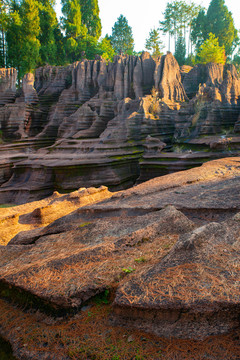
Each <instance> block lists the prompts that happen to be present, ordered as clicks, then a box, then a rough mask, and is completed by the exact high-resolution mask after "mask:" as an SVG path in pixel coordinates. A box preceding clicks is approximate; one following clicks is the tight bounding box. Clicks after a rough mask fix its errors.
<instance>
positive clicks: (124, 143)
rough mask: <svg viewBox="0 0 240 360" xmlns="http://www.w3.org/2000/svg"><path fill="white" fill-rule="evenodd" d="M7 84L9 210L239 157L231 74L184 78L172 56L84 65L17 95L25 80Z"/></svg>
mask: <svg viewBox="0 0 240 360" xmlns="http://www.w3.org/2000/svg"><path fill="white" fill-rule="evenodd" d="M189 70H190V71H189ZM0 75H1V78H2V82H1V88H0V105H1V107H0V124H1V125H0V127H1V134H2V135H1V136H2V144H1V145H0V185H1V187H0V197H1V202H2V203H18V204H20V203H24V202H26V201H33V200H37V199H41V198H43V197H44V196H48V195H50V194H52V193H53V191H54V190H57V191H60V192H69V191H73V190H76V189H77V188H79V187H82V186H86V184H87V186H100V185H106V186H108V187H109V188H110V189H112V190H119V189H124V188H127V187H130V186H132V185H133V184H134V183H136V181H137V182H142V181H145V180H148V179H150V178H153V177H155V176H159V175H163V174H168V173H171V172H174V171H179V170H183V169H187V168H190V167H193V166H198V165H201V164H202V163H203V162H205V161H208V160H211V159H216V158H221V157H226V156H232V155H237V154H238V152H239V142H240V139H239V136H238V127H239V126H238V123H239V114H240V107H239V106H240V105H239V104H240V80H239V79H238V76H237V73H236V70H235V68H234V67H233V66H232V65H225V66H223V65H216V64H208V65H197V66H195V67H194V68H192V69H191V68H187V69H186V68H182V69H180V68H179V66H178V64H177V62H176V60H175V58H174V57H173V55H172V54H171V53H167V54H166V55H164V56H162V57H160V58H158V59H155V60H154V59H152V58H151V56H150V55H149V54H148V53H143V54H142V56H141V57H134V56H117V57H115V59H114V61H113V62H112V63H111V62H109V63H106V61H104V60H102V59H99V58H98V59H96V60H85V59H83V60H81V61H80V62H76V63H74V64H72V65H69V66H67V67H53V66H45V67H42V68H39V69H37V70H36V73H35V76H33V75H32V74H27V75H25V77H24V79H23V81H22V89H21V90H18V91H17V90H16V86H15V82H16V70H14V69H2V70H1V74H0Z"/></svg>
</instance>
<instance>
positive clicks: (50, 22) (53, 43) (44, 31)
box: [38, 0, 63, 65]
mask: <svg viewBox="0 0 240 360" xmlns="http://www.w3.org/2000/svg"><path fill="white" fill-rule="evenodd" d="M38 3H39V18H40V34H39V41H40V44H41V47H40V57H41V64H46V63H47V64H50V65H56V64H58V63H59V60H60V59H61V60H63V51H62V50H61V48H60V47H59V45H60V44H58V42H62V39H61V36H59V35H60V34H61V32H60V29H59V25H58V20H57V15H56V12H55V10H54V8H53V6H54V1H53V0H39V2H38Z"/></svg>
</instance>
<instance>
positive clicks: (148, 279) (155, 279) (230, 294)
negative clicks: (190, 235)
mask: <svg viewBox="0 0 240 360" xmlns="http://www.w3.org/2000/svg"><path fill="white" fill-rule="evenodd" d="M202 251H205V254H204V253H203V254H202V256H201V258H200V259H199V262H191V260H189V263H182V264H179V265H177V266H172V267H171V266H170V267H169V268H166V269H161V268H160V269H159V270H158V269H157V270H154V268H153V271H152V273H151V275H147V276H146V275H145V272H143V274H142V275H141V276H138V277H136V278H134V279H133V280H132V282H130V283H127V284H126V285H124V286H123V287H122V288H121V301H123V302H124V303H125V304H129V305H133V304H134V305H139V304H141V305H143V304H147V306H150V307H151V304H152V305H157V306H158V305H159V306H161V304H163V303H164V302H165V301H167V303H171V302H172V303H175V304H181V306H186V307H193V306H194V303H199V302H201V301H204V302H208V303H209V304H211V305H212V304H214V302H216V303H219V302H222V303H227V302H231V303H234V302H236V303H238V302H239V294H240V283H239V279H240V262H239V258H238V253H239V242H237V243H236V244H235V245H233V246H231V245H230V244H223V243H221V244H216V245H215V246H213V248H212V249H211V251H210V250H208V249H207V248H204V249H203V250H202Z"/></svg>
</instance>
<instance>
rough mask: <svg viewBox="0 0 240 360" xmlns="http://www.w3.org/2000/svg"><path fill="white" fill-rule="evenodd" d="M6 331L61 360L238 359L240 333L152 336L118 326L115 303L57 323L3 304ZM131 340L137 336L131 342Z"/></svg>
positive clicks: (92, 307) (2, 320) (23, 343)
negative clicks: (113, 309) (111, 315)
mask: <svg viewBox="0 0 240 360" xmlns="http://www.w3.org/2000/svg"><path fill="white" fill-rule="evenodd" d="M0 307H1V309H2V311H1V313H0V324H1V327H2V333H3V332H4V334H5V335H6V334H7V335H8V338H11V340H12V341H14V340H16V341H18V343H19V347H20V348H22V349H23V348H24V349H25V350H26V351H33V352H35V353H36V354H37V355H38V356H41V354H42V357H43V356H44V353H45V352H49V351H50V352H51V353H52V354H55V359H56V360H57V359H59V358H60V357H61V356H68V357H69V359H73V360H84V359H85V360H87V359H88V360H90V359H99V360H103V359H104V360H108V359H109V360H110V359H111V360H117V359H119V360H120V359H121V360H131V359H135V360H157V359H159V360H161V359H164V360H174V359H175V360H203V359H209V360H210V359H211V360H213V359H215V360H234V359H235V360H237V359H239V354H240V344H239V337H240V331H237V332H235V333H232V334H229V335H221V336H212V337H209V338H207V339H206V340H204V341H190V340H177V339H164V338H159V337H157V336H153V335H149V334H147V333H144V332H141V331H136V330H130V329H128V330H126V329H123V328H120V327H112V326H111V325H110V324H109V321H108V315H109V313H110V312H111V305H109V304H103V303H100V304H96V303H95V302H93V303H91V304H90V307H89V308H87V309H86V310H85V311H81V312H79V313H78V314H77V315H75V316H74V317H71V318H69V319H67V320H53V319H51V318H47V317H45V316H43V315H42V314H40V313H39V312H37V313H26V312H24V311H22V310H19V309H16V308H14V307H12V306H11V305H10V304H8V303H6V302H4V301H2V300H0ZM130 337H131V338H130Z"/></svg>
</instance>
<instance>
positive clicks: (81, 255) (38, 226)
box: [0, 158, 240, 360]
mask: <svg viewBox="0 0 240 360" xmlns="http://www.w3.org/2000/svg"><path fill="white" fill-rule="evenodd" d="M239 179H240V158H229V159H222V160H215V161H212V162H208V163H206V164H204V165H203V166H201V167H199V168H195V169H191V170H188V171H184V172H178V173H177V174H170V175H167V176H163V177H159V178H155V179H152V180H150V181H148V182H146V183H142V184H140V185H138V186H136V187H134V188H131V189H128V190H125V191H120V192H117V193H110V192H109V191H108V190H107V189H106V188H101V189H99V190H94V189H88V190H87V189H80V190H79V191H76V192H75V193H73V194H69V195H60V194H55V195H54V196H53V197H51V198H48V199H45V200H42V201H41V202H40V203H38V202H35V203H30V204H26V205H21V206H18V207H12V208H8V209H2V211H1V213H0V215H1V225H2V228H1V231H2V233H3V232H4V228H5V225H6V221H8V231H9V233H10V232H11V231H12V238H11V240H10V238H8V240H6V242H8V241H9V240H10V241H9V242H8V245H7V246H1V247H0V254H1V255H0V295H1V298H2V299H5V300H11V301H14V302H15V304H17V305H23V304H24V306H25V307H27V308H35V309H36V308H37V309H38V312H37V314H38V318H39V316H40V315H39V311H41V312H43V313H46V314H48V316H50V317H51V316H53V315H54V316H57V317H59V316H61V320H59V321H60V323H59V326H60V327H61V328H62V326H63V327H64V326H65V328H66V324H67V322H68V321H69V318H68V317H67V318H66V317H65V316H66V315H67V314H75V315H74V318H73V320H71V321H73V323H72V324H75V325H74V326H77V325H76V321H78V323H79V322H81V320H80V319H81V315H79V316H80V317H78V318H77V317H76V316H77V314H81V308H82V307H84V306H86V303H87V302H88V301H90V300H91V299H92V298H93V297H94V296H96V295H98V294H106V291H107V293H109V292H110V293H111V303H112V308H111V309H109V310H108V311H109V314H108V315H105V316H106V319H105V320H104V321H108V325H107V326H110V328H114V327H115V326H119V325H120V326H122V327H126V328H128V329H132V330H131V331H132V332H133V334H135V331H136V329H138V330H141V331H144V332H145V333H150V334H154V335H157V336H158V337H164V338H173V337H175V338H180V339H190V340H184V341H192V340H194V341H195V345H194V347H196V348H198V351H199V353H198V354H197V355H196V357H194V359H198V358H199V359H200V358H202V359H203V358H209V359H210V358H211V359H218V360H219V359H224V356H225V359H237V358H238V355H239V346H238V347H237V342H236V343H234V341H235V340H234V339H233V338H231V340H229V341H230V342H229V343H231V344H232V347H231V349H230V350H229V347H228V344H227V345H226V344H225V343H224V341H222V345H221V354H220V355H219V354H218V355H216V354H217V352H216V351H215V350H214V351H215V352H214V351H213V352H212V353H211V354H210V355H209V356H210V357H204V355H203V353H202V352H201V351H203V350H201V351H200V348H199V347H198V346H199V345H198V344H200V343H201V344H203V342H202V341H203V340H204V341H207V342H209V344H210V342H211V344H214V343H216V342H215V341H217V339H220V338H221V336H230V335H228V334H231V332H234V333H235V336H237V335H236V334H238V333H239V316H240V306H239V291H240V288H239V275H240V274H239V268H240V267H239V255H240V247H239V241H240V222H239V219H240V217H239V214H240V201H239V193H240V191H239V190H240V189H239V184H240V182H239ZM0 210H1V209H0ZM70 211H71V213H69V212H70ZM13 218H14V223H11V222H10V219H13ZM17 223H18V224H19V228H18V229H16V224H17ZM19 231H20V232H19ZM15 234H16V235H15ZM14 235H15V236H14ZM6 242H5V244H6ZM0 301H1V300H0ZM4 304H5V305H4V307H7V305H6V303H4ZM19 311H20V310H19ZM33 314H34V313H33ZM15 316H17V317H18V316H20V315H19V313H18V314H16V315H15ZM26 316H27V315H26ZM31 316H32V317H33V318H34V317H35V315H31ZM74 319H75V320H74ZM76 319H78V320H76ZM35 321H37V320H35ZM44 321H45V320H44ZM48 321H49V320H48ZM96 321H97V320H96ZM10 322H11V321H10ZM6 323H8V324H10V323H9V320H7V319H5V316H4V314H2V315H0V334H2V335H3V336H5V337H7V338H8V339H9V340H10V341H12V344H13V345H14V348H15V353H16V354H18V356H19V358H20V359H22V358H24V359H30V358H36V359H40V358H43V357H41V356H43V355H40V354H43V353H44V352H45V353H46V354H47V353H48V354H50V355H51V356H50V355H49V356H50V357H49V358H53V359H63V358H66V359H69V358H74V357H71V356H67V355H66V351H67V350H66V349H70V345H66V346H67V347H66V348H65V347H64V350H63V348H62V350H61V351H60V352H59V353H56V351H58V350H59V349H61V348H57V347H55V346H56V343H57V344H58V338H59V335H58V337H56V338H55V340H54V341H53V342H52V344H55V345H54V347H53V346H52V347H51V348H49V344H48V341H47V344H45V345H43V343H42V341H43V340H41V341H40V340H39V341H40V343H39V345H38V346H39V347H40V348H41V349H42V350H41V351H40V350H39V351H40V352H38V351H37V350H36V347H35V349H34V351H35V352H32V353H31V352H29V351H30V350H29V349H30V348H31V346H30V343H31V340H30V338H28V336H27V335H24V336H25V340H24V341H25V342H26V343H25V345H24V347H22V345H21V344H22V342H21V339H20V338H19V334H18V333H17V330H16V328H17V326H19V325H18V323H16V324H15V325H13V324H11V331H10V330H9V326H10V325H8V326H7V325H6ZM28 324H29V323H27V324H26V329H28V330H27V331H30V332H31V330H30V328H33V327H35V325H36V324H34V322H33V320H31V322H30V324H29V325H28ZM64 324H65V325H64ZM28 326H29V328H28ZM56 326H58V325H55V329H56ZM72 326H73V325H72ZM99 326H100V324H99ZM43 327H44V325H43V324H42V325H41V321H40V322H39V321H38V330H37V333H38V334H40V333H41V331H43V330H42V328H43ZM94 327H95V328H96V329H97V327H98V325H97V323H95V325H94ZM134 329H135V330H134ZM11 334H12V336H11ZM13 334H14V335H13ZM17 334H18V335H17ZM104 334H105V333H104ZM104 334H102V335H101V336H105V335H104ZM224 334H225V335H224ZM39 336H40V335H39ZM74 336H75V337H74V341H75V342H76V341H77V338H78V336H80V335H76V334H75V335H74ZM134 336H136V335H134ZM142 336H144V335H142ZM214 336H215V337H214ZM60 337H61V335H60ZM94 337H95V335H93V338H94ZM219 337H220V338H219ZM229 339H230V338H229ZM49 341H50V340H49ZM131 341H132V340H130V342H131ZM159 341H160V340H159ZM45 342H46V340H45ZM198 342H199V343H198ZM185 344H186V345H185V346H187V344H188V343H187V342H186V343H185ZM205 344H206V343H205ZM233 344H234V346H233ZM238 345H239V344H238ZM44 346H45V350H44ZM96 346H97V345H96ZM211 346H212V345H211ZM211 346H210V347H211ZM24 348H25V350H24ZM169 348H171V346H169ZM57 349H58V350H57ZM65 350H66V351H65ZM69 351H70V350H69ZM69 351H68V355H69V354H70V352H69ZM184 351H185V350H183V352H184ZM204 351H205V353H206V351H207V348H205V350H204ZM228 351H230V355H226V354H229V353H228ZM19 354H21V356H20V355H19ZM26 354H28V355H26ZM29 354H30V355H29ZM56 354H59V355H56ZM60 354H65V357H61V356H62V355H61V356H60ZM166 354H167V353H166ZM184 354H185V355H184ZM184 354H183V357H181V351H180V352H179V350H178V352H176V353H175V355H173V354H172V355H169V357H163V358H165V359H173V358H178V359H183V358H185V359H186V358H187V359H190V358H191V359H192V358H193V357H191V356H192V353H190V355H189V354H188V356H187V355H186V353H185V352H184ZM24 356H25V357H24ZM31 356H32V357H31ZM44 356H45V355H44ZM46 356H47V355H46ZM58 356H59V357H58ZM79 356H80V355H79ZM189 356H190V357H189ZM46 358H47V357H46ZM80 358H81V357H80ZM82 358H83V359H85V358H87V357H82ZM104 358H106V359H107V358H109V357H107V356H106V357H104ZM152 358H157V357H151V359H152ZM149 359H150V358H149Z"/></svg>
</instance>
